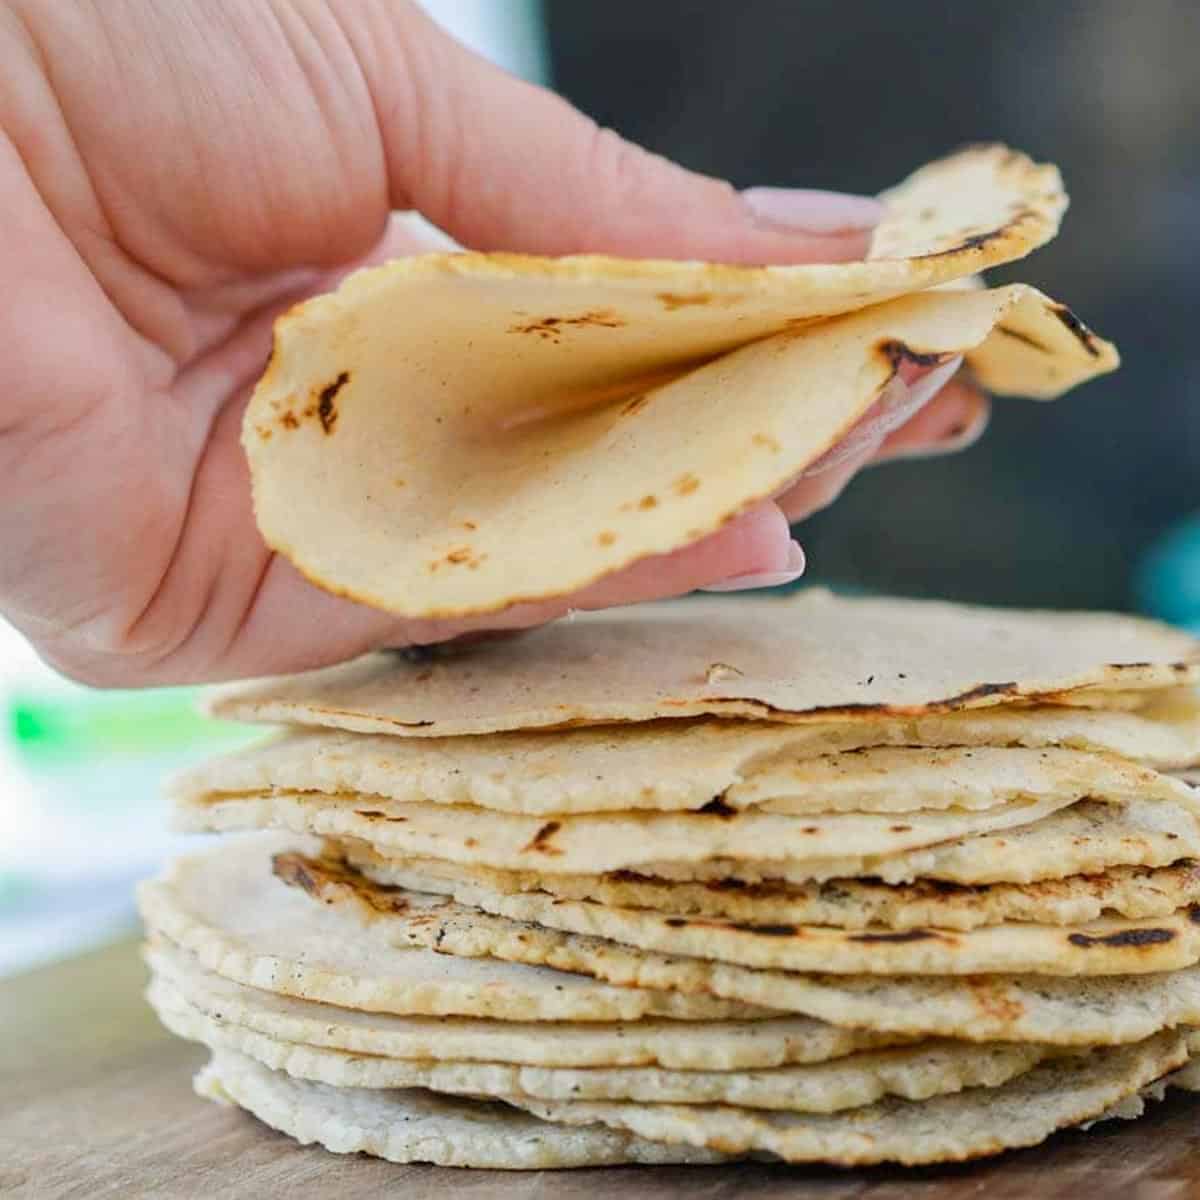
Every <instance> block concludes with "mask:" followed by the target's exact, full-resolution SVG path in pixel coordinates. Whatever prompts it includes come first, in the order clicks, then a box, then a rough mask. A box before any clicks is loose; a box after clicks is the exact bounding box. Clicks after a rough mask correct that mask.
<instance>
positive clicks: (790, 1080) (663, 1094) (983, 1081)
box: [149, 979, 1052, 1112]
mask: <svg viewBox="0 0 1200 1200" xmlns="http://www.w3.org/2000/svg"><path fill="white" fill-rule="evenodd" d="M149 998H150V1000H151V1003H152V1004H153V1006H154V1008H155V1011H156V1012H157V1013H158V1017H159V1020H160V1021H162V1023H163V1024H164V1025H165V1026H166V1027H167V1028H168V1029H169V1030H170V1031H171V1032H172V1033H174V1034H176V1035H177V1036H179V1037H183V1038H187V1039H188V1040H190V1041H196V1042H203V1043H204V1044H205V1045H206V1046H208V1047H209V1048H210V1049H211V1050H213V1051H217V1050H236V1051H238V1052H239V1053H241V1054H245V1055H247V1056H249V1057H250V1058H253V1059H255V1060H256V1061H258V1062H260V1063H262V1064H263V1065H264V1066H266V1067H269V1068H271V1069H272V1070H276V1071H280V1070H282V1071H286V1072H287V1073H288V1074H289V1075H291V1076H292V1077H293V1078H299V1079H311V1080H313V1081H314V1082H317V1083H328V1084H330V1085H332V1086H335V1087H365V1088H371V1089H382V1088H389V1089H390V1088H399V1087H421V1088H430V1089H431V1090H433V1091H436V1092H449V1093H451V1094H454V1095H464V1096H507V1095H525V1096H533V1097H537V1098H538V1099H542V1100H572V1099H574V1100H640V1101H643V1102H647V1103H658V1104H661V1103H667V1104H713V1103H718V1104H735V1105H738V1106H739V1107H742V1108H759V1109H768V1110H782V1111H790V1112H839V1111H841V1110H842V1109H847V1108H857V1107H859V1106H860V1105H863V1104H870V1103H872V1102H873V1101H875V1100H878V1099H880V1098H882V1097H884V1096H888V1095H895V1096H903V1097H904V1098H905V1099H908V1100H926V1099H928V1098H929V1097H930V1096H942V1095H949V1094H951V1093H953V1092H958V1091H962V1090H963V1088H970V1087H997V1086H999V1085H1000V1084H1002V1083H1007V1082H1008V1080H1010V1079H1013V1078H1016V1076H1018V1075H1020V1074H1022V1073H1023V1072H1025V1071H1028V1070H1029V1069H1030V1068H1032V1067H1033V1066H1035V1065H1036V1064H1037V1063H1038V1062H1040V1061H1041V1060H1042V1059H1044V1058H1046V1057H1047V1056H1048V1055H1049V1054H1050V1053H1052V1051H1051V1049H1050V1048H1049V1047H1045V1046H1034V1045H1024V1044H1020V1043H1015V1042H1010V1043H1005V1042H993V1043H984V1044H982V1045H979V1044H975V1043H972V1042H955V1041H948V1040H938V1041H926V1042H919V1043H917V1044H916V1045H913V1046H901V1047H896V1048H894V1049H889V1050H878V1051H865V1052H863V1053H860V1054H851V1055H847V1056H846V1057H844V1058H840V1059H834V1060H831V1061H830V1062H826V1063H805V1064H798V1065H794V1066H786V1067H771V1068H767V1069H764V1070H757V1071H671V1070H668V1069H665V1068H663V1067H528V1066H520V1065H518V1064H514V1063H476V1062H438V1061H421V1060H419V1059H416V1060H414V1059H403V1058H385V1057H383V1056H382V1055H362V1054H349V1053H347V1052H346V1051H344V1050H333V1049H329V1048H327V1047H319V1046H308V1045H304V1044H303V1043H299V1042H290V1041H286V1040H285V1039H282V1038H278V1037H273V1036H271V1035H270V1034H266V1033H260V1032H258V1031H257V1030H254V1029H247V1028H246V1027H244V1026H240V1025H236V1024H234V1023H233V1022H230V1021H217V1020H214V1019H213V1018H211V1017H208V1016H206V1015H205V1014H204V1013H202V1012H201V1011H200V1010H199V1009H196V1008H193V1007H192V1006H191V1005H190V1004H188V1003H187V1000H186V999H185V998H184V997H183V996H182V995H181V994H180V993H179V992H178V990H176V989H174V988H173V987H172V985H171V984H169V983H168V982H167V981H166V980H165V979H156V980H155V981H154V986H153V988H152V989H151V992H150V997H149Z"/></svg>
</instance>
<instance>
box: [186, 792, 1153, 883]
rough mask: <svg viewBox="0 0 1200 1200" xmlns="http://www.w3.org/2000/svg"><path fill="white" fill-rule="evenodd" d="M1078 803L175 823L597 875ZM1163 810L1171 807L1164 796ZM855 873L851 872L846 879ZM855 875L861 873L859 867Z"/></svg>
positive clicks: (205, 811)
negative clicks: (798, 812)
mask: <svg viewBox="0 0 1200 1200" xmlns="http://www.w3.org/2000/svg"><path fill="white" fill-rule="evenodd" d="M1070 803H1071V797H1069V796H1062V797H1058V798H1047V799H1041V800H1012V801H1007V802H1005V803H1001V804H996V805H993V806H992V807H991V808H986V809H982V810H980V811H972V810H969V809H947V810H945V811H933V812H913V813H847V812H838V813H815V814H811V815H807V816H780V815H776V814H774V813H757V812H754V811H749V812H735V813H733V814H732V815H726V814H724V813H718V812H690V813H656V812H649V813H644V812H629V813H584V814H582V815H572V816H562V817H551V818H543V817H528V816H521V815H518V814H516V813H499V812H491V811H490V810H488V809H485V808H467V807H451V806H449V805H444V804H401V803H397V802H395V801H392V800H387V799H384V798H382V797H378V796H359V795H356V794H354V793H351V794H348V795H324V794H320V793H316V792H291V791H282V790H281V791H275V792H252V793H245V794H240V793H235V794H230V795H223V794H218V795H216V796H198V797H194V798H183V799H181V800H179V801H178V802H177V804H176V807H175V811H174V825H175V827H176V828H177V829H180V830H186V831H189V832H193V833H201V832H208V833H227V832H235V831H237V832H240V831H247V830H252V829H278V830H288V831H291V832H293V833H300V834H315V835H318V836H321V837H354V838H359V839H361V840H363V841H368V842H372V843H373V844H375V845H377V846H379V847H382V848H385V849H386V850H387V851H388V852H389V853H391V854H408V855H417V856H421V857H438V858H445V859H448V860H449V861H451V862H458V863H472V864H474V863H478V864H479V865H480V866H485V867H498V868H501V869H504V870H512V869H522V868H525V867H529V866H536V867H537V868H538V869H540V870H544V871H561V872H564V873H567V874H579V873H586V874H593V873H595V872H597V871H620V870H637V869H638V868H640V867H644V866H646V865H647V864H649V863H657V862H659V861H665V862H672V863H700V864H703V863H707V862H708V861H709V860H714V859H721V860H724V859H731V860H734V861H736V860H740V859H747V860H751V861H754V862H757V863H762V862H767V861H770V860H771V859H775V858H778V859H786V860H791V861H792V862H798V861H802V860H804V859H808V858H811V859H813V860H816V861H818V862H826V861H828V859H829V856H830V855H831V854H834V853H837V852H843V853H855V852H856V853H858V854H859V855H861V856H863V857H876V856H885V855H891V854H898V853H900V852H902V851H905V850H910V849H914V848H917V847H922V846H934V845H936V844H938V843H940V842H946V841H949V840H951V839H957V838H960V837H963V836H964V835H967V834H972V833H982V832H984V831H986V830H996V829H1012V828H1014V827H1016V826H1019V825H1025V824H1028V823H1030V822H1033V821H1037V820H1038V819H1039V818H1041V817H1044V816H1047V815H1049V814H1050V813H1053V812H1055V811H1056V810H1058V809H1060V808H1064V807H1066V806H1067V805H1069V804H1070ZM1162 803H1167V802H1166V801H1163V802H1162ZM842 873H843V874H845V873H846V872H842ZM850 873H851V874H854V873H856V872H850Z"/></svg>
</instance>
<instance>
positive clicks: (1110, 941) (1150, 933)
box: [1067, 918, 1194, 950]
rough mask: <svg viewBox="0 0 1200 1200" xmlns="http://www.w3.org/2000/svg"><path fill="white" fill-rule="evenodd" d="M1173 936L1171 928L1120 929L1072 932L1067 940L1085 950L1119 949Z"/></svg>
mask: <svg viewBox="0 0 1200 1200" xmlns="http://www.w3.org/2000/svg"><path fill="white" fill-rule="evenodd" d="M1193 919H1194V918H1193ZM1174 937H1175V931H1174V930H1172V929H1122V930H1120V931H1119V932H1118V933H1106V934H1097V935H1092V934H1090V933H1072V934H1071V935H1070V936H1069V937H1068V938H1067V941H1068V942H1070V943H1071V945H1072V946H1082V947H1083V948H1084V949H1085V950H1086V949H1088V948H1089V947H1091V946H1112V947H1115V948H1117V949H1120V948H1122V947H1125V946H1161V945H1162V944H1163V943H1164V942H1169V941H1172V940H1173V939H1174Z"/></svg>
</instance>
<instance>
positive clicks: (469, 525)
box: [462, 521, 479, 533]
mask: <svg viewBox="0 0 1200 1200" xmlns="http://www.w3.org/2000/svg"><path fill="white" fill-rule="evenodd" d="M462 527H463V528H464V529H465V530H467V531H468V532H470V533H474V532H475V530H477V529H478V528H479V526H478V525H476V524H475V522H474V521H464V522H463V523H462Z"/></svg>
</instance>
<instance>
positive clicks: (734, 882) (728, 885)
mask: <svg viewBox="0 0 1200 1200" xmlns="http://www.w3.org/2000/svg"><path fill="white" fill-rule="evenodd" d="M704 886H705V888H706V889H707V890H708V891H710V892H745V891H751V890H753V888H752V885H751V884H749V883H747V882H746V881H745V880H744V879H710V880H709V881H708V882H707V883H706V884H705V885H704Z"/></svg>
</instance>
